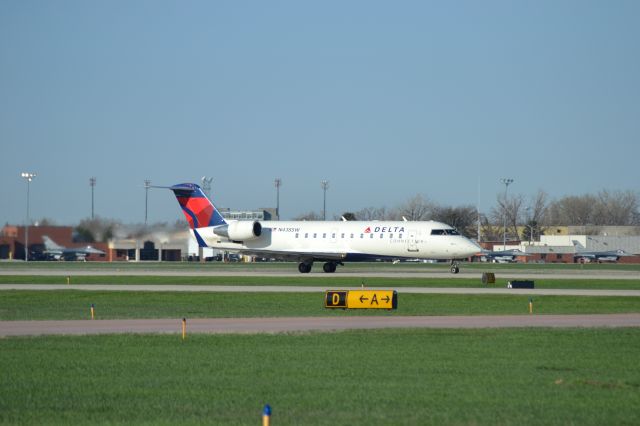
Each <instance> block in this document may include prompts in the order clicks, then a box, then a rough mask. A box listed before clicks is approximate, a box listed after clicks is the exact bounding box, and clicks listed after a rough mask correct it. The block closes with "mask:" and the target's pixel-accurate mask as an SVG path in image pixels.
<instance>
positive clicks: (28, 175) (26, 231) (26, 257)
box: [20, 172, 36, 262]
mask: <svg viewBox="0 0 640 426" xmlns="http://www.w3.org/2000/svg"><path fill="white" fill-rule="evenodd" d="M20 176H22V177H23V178H24V179H25V180H26V181H27V223H26V224H25V227H24V261H25V262H28V261H29V222H30V219H29V184H30V183H31V181H32V180H33V178H34V177H36V174H35V173H30V172H22V173H21V174H20Z"/></svg>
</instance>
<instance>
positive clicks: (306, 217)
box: [293, 211, 322, 221]
mask: <svg viewBox="0 0 640 426" xmlns="http://www.w3.org/2000/svg"><path fill="white" fill-rule="evenodd" d="M293 220H306V221H312V220H322V214H321V213H316V212H313V211H312V212H307V213H303V214H301V215H298V216H296V217H294V218H293Z"/></svg>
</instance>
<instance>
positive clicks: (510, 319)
mask: <svg viewBox="0 0 640 426" xmlns="http://www.w3.org/2000/svg"><path fill="white" fill-rule="evenodd" d="M517 327H553V328H566V327H579V328H585V327H589V328H593V327H640V314H635V313H634V314H607V315H499V316H498V315H488V316H487V315H478V316H402V317H401V316H389V317H385V316H366V317H360V316H358V317H291V318H210V319H188V320H187V330H188V332H187V333H188V334H189V333H210V334H234V333H290V332H310V331H324V332H327V331H339V330H357V329H382V328H517ZM181 331H182V319H180V318H173V319H136V320H80V321H70V320H66V321H0V337H7V336H29V335H31V336H34V335H91V334H117V333H144V334H147V333H180V332H181Z"/></svg>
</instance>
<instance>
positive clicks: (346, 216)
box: [342, 212, 358, 221]
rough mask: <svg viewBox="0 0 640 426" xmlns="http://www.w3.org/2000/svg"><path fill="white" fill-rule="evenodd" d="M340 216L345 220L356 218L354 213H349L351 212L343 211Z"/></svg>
mask: <svg viewBox="0 0 640 426" xmlns="http://www.w3.org/2000/svg"><path fill="white" fill-rule="evenodd" d="M342 217H343V218H345V219H346V220H349V221H351V220H358V219H357V217H356V215H355V213H351V212H344V213H342Z"/></svg>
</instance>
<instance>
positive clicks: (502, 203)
mask: <svg viewBox="0 0 640 426" xmlns="http://www.w3.org/2000/svg"><path fill="white" fill-rule="evenodd" d="M497 202H498V206H497V207H494V208H493V209H492V210H491V218H492V220H493V221H494V223H495V224H501V225H502V226H503V232H502V234H503V236H504V233H505V232H506V233H507V234H510V235H515V236H516V237H517V238H519V234H518V223H519V221H520V217H521V214H522V205H523V204H524V197H523V196H522V195H520V194H516V195H512V196H511V197H508V198H506V199H505V197H504V194H500V195H498V198H497ZM505 226H506V229H504V227H505ZM501 239H502V238H501Z"/></svg>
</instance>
